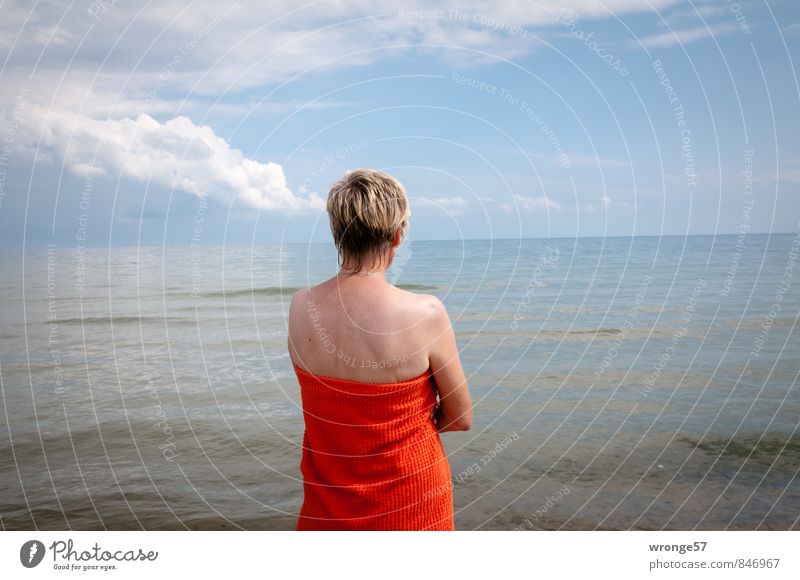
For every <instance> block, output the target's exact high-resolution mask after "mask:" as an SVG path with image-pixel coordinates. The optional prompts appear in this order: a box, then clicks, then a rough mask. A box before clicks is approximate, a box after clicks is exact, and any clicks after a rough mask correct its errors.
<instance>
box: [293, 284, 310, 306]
mask: <svg viewBox="0 0 800 580" xmlns="http://www.w3.org/2000/svg"><path fill="white" fill-rule="evenodd" d="M310 290H311V289H310V288H301V289H300V290H298V291H297V292H295V293H294V294H292V300H291V302H290V303H289V308H290V312H291V310H294V309H295V308H297V307H298V306H300V305H303V304H305V303H306V302H308V297H309V295H310Z"/></svg>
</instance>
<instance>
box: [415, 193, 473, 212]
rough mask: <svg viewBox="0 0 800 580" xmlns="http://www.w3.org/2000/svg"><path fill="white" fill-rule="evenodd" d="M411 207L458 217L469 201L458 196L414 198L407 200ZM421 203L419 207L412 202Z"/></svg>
mask: <svg viewBox="0 0 800 580" xmlns="http://www.w3.org/2000/svg"><path fill="white" fill-rule="evenodd" d="M409 201H410V202H411V204H412V206H416V207H422V208H431V207H433V208H436V209H439V210H443V211H444V212H445V213H448V214H451V215H460V214H461V213H462V211H463V210H464V209H465V208H467V207H468V206H469V201H467V200H466V199H464V198H463V197H462V196H460V195H456V196H453V197H422V196H416V197H413V198H411V199H410V200H409ZM415 201H416V202H422V203H421V204H420V205H419V206H417V204H415V203H414V202H415Z"/></svg>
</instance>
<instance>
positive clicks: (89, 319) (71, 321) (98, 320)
mask: <svg viewBox="0 0 800 580" xmlns="http://www.w3.org/2000/svg"><path fill="white" fill-rule="evenodd" d="M137 322H138V323H146V322H195V320H194V319H191V318H183V317H179V316H122V315H120V316H86V317H84V318H55V319H53V320H44V321H43V322H42V323H43V324H63V325H67V326H69V325H89V324H111V323H113V324H134V323H137Z"/></svg>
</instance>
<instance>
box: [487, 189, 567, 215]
mask: <svg viewBox="0 0 800 580" xmlns="http://www.w3.org/2000/svg"><path fill="white" fill-rule="evenodd" d="M513 198H514V201H516V202H517V206H518V207H520V208H521V209H523V210H525V211H536V210H539V209H544V210H547V211H551V210H552V211H561V205H560V204H559V203H558V202H556V201H555V200H553V199H552V198H549V197H547V196H546V195H540V196H537V197H527V196H524V195H518V194H516V193H515V194H514V195H513ZM501 207H503V209H506V211H509V210H510V209H511V207H510V206H509V205H508V204H503V205H502V206H501Z"/></svg>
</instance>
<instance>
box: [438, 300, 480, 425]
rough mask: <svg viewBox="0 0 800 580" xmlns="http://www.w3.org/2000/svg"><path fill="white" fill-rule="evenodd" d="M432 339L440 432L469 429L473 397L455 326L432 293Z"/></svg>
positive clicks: (440, 302)
mask: <svg viewBox="0 0 800 580" xmlns="http://www.w3.org/2000/svg"><path fill="white" fill-rule="evenodd" d="M431 299H432V301H431V302H432V305H431V308H432V312H431V313H430V315H429V316H430V321H431V326H430V328H431V331H432V332H431V340H430V350H429V354H428V360H429V362H430V367H431V371H432V372H433V378H434V380H435V381H436V387H437V389H438V390H439V405H438V409H437V410H436V413H435V415H434V418H435V420H436V428H437V429H438V430H439V432H444V431H468V430H469V428H470V427H471V426H472V399H471V398H470V395H469V388H468V387H467V377H466V376H465V374H464V369H463V368H462V367H461V359H460V357H459V356H458V345H457V344H456V337H455V333H454V332H453V325H452V324H451V322H450V317H449V316H448V315H447V309H446V308H445V307H444V304H442V301H441V300H439V299H438V298H436V297H435V296H431Z"/></svg>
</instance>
